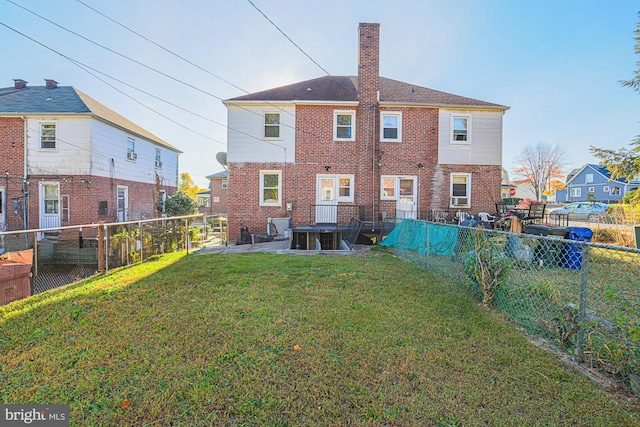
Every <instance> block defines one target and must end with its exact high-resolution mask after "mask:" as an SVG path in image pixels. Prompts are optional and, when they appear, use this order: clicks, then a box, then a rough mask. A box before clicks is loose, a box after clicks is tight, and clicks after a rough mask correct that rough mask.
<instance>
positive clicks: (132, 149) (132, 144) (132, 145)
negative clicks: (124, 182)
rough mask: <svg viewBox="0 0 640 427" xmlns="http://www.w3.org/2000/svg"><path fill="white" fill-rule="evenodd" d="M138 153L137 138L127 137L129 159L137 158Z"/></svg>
mask: <svg viewBox="0 0 640 427" xmlns="http://www.w3.org/2000/svg"><path fill="white" fill-rule="evenodd" d="M137 158H138V155H137V154H136V140H135V139H133V138H131V137H130V136H128V137H127V160H136V159H137Z"/></svg>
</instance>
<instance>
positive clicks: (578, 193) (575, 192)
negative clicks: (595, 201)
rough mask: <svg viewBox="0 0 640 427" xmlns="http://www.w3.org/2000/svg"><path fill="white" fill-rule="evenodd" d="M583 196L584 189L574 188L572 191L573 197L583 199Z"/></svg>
mask: <svg viewBox="0 0 640 427" xmlns="http://www.w3.org/2000/svg"><path fill="white" fill-rule="evenodd" d="M581 196H582V188H580V187H573V188H572V189H571V197H581Z"/></svg>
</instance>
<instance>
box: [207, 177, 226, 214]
mask: <svg viewBox="0 0 640 427" xmlns="http://www.w3.org/2000/svg"><path fill="white" fill-rule="evenodd" d="M222 181H227V179H226V178H224V179H220V178H211V179H210V180H209V182H210V186H209V187H210V189H211V209H210V213H212V214H218V213H227V199H228V192H229V191H228V189H227V188H222ZM214 197H219V198H220V200H219V201H218V202H215V201H214Z"/></svg>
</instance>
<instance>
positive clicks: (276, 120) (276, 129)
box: [264, 113, 280, 138]
mask: <svg viewBox="0 0 640 427" xmlns="http://www.w3.org/2000/svg"><path fill="white" fill-rule="evenodd" d="M264 137H265V138H280V113H264Z"/></svg>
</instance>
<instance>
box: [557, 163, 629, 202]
mask: <svg viewBox="0 0 640 427" xmlns="http://www.w3.org/2000/svg"><path fill="white" fill-rule="evenodd" d="M638 187H640V177H638V178H637V179H634V180H632V181H627V180H625V179H616V180H612V179H611V173H610V172H609V170H608V169H607V168H604V167H602V166H600V165H594V164H586V165H584V166H583V167H581V168H579V169H576V170H573V171H571V172H570V173H569V175H568V177H567V192H566V195H565V200H560V199H558V201H559V202H584V201H594V202H603V203H617V202H618V201H619V200H621V199H622V198H623V197H624V196H625V195H626V194H627V193H628V192H629V191H631V190H634V189H636V188H638Z"/></svg>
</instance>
